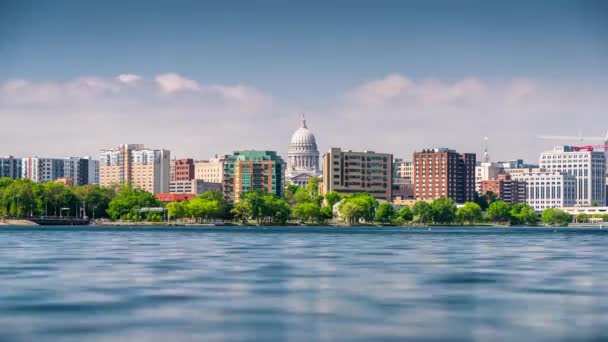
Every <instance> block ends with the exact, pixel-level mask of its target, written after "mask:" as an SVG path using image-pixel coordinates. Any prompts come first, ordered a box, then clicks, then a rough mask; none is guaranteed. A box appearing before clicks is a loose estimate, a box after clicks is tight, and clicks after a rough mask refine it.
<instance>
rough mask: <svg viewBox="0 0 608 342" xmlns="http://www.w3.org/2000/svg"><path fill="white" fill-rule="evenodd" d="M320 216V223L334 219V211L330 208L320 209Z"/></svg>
mask: <svg viewBox="0 0 608 342" xmlns="http://www.w3.org/2000/svg"><path fill="white" fill-rule="evenodd" d="M320 214H321V216H320V220H321V221H328V220H331V219H333V218H334V210H333V208H332V207H322V208H321V211H320Z"/></svg>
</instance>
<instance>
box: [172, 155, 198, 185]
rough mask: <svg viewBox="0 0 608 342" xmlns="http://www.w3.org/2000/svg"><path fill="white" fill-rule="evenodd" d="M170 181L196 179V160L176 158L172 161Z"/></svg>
mask: <svg viewBox="0 0 608 342" xmlns="http://www.w3.org/2000/svg"><path fill="white" fill-rule="evenodd" d="M169 175H170V176H169V178H170V182H176V181H177V182H182V181H191V180H193V179H194V160H192V159H189V158H186V159H176V160H172V161H171V166H170V171H169Z"/></svg>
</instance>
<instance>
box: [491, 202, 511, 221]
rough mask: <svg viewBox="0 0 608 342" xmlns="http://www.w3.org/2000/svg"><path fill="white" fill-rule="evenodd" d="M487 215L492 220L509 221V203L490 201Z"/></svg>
mask: <svg viewBox="0 0 608 342" xmlns="http://www.w3.org/2000/svg"><path fill="white" fill-rule="evenodd" d="M487 216H488V219H490V220H492V221H494V222H501V223H504V222H509V221H510V220H511V205H509V203H507V202H504V201H496V202H492V204H490V206H489V207H488V215H487Z"/></svg>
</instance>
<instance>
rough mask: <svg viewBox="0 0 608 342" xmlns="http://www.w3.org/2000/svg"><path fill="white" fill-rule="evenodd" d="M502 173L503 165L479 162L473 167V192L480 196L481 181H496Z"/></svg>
mask: <svg viewBox="0 0 608 342" xmlns="http://www.w3.org/2000/svg"><path fill="white" fill-rule="evenodd" d="M502 171H503V164H501V163H492V162H481V163H479V165H477V166H475V191H477V193H479V194H481V193H482V189H481V183H482V182H483V181H487V180H491V179H496V177H497V176H498V175H499V174H500V173H501V172H502Z"/></svg>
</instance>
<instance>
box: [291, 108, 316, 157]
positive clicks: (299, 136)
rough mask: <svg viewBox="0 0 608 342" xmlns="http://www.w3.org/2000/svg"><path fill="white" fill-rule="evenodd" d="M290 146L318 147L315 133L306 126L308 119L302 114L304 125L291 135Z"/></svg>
mask: <svg viewBox="0 0 608 342" xmlns="http://www.w3.org/2000/svg"><path fill="white" fill-rule="evenodd" d="M289 145H290V146H294V147H295V146H314V149H315V150H316V149H317V142H316V140H315V136H314V134H312V132H311V131H310V130H309V129H308V127H306V119H305V118H304V115H302V125H301V126H300V128H298V129H297V130H296V131H295V132H294V133H293V135H292V136H291V142H290V143H289Z"/></svg>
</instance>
